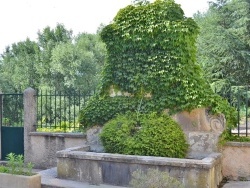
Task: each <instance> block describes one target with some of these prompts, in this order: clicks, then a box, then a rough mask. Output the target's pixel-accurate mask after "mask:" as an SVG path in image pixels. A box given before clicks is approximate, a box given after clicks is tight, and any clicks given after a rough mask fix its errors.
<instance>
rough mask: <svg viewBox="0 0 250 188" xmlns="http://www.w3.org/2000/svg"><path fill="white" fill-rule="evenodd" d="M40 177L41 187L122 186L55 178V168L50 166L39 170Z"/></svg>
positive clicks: (92, 187)
mask: <svg viewBox="0 0 250 188" xmlns="http://www.w3.org/2000/svg"><path fill="white" fill-rule="evenodd" d="M37 171H38V173H39V174H41V178H42V188H122V187H120V186H112V185H105V184H101V185H90V184H89V183H87V182H86V183H85V182H77V181H72V180H65V179H59V178H57V169H56V167H55V168H51V169H47V170H42V171H39V170H37Z"/></svg>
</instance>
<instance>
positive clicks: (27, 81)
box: [0, 38, 40, 91]
mask: <svg viewBox="0 0 250 188" xmlns="http://www.w3.org/2000/svg"><path fill="white" fill-rule="evenodd" d="M39 55H40V49H39V46H38V45H37V43H36V42H34V41H31V40H30V39H29V38H27V39H26V40H25V41H23V42H18V43H14V44H12V45H11V47H8V48H6V50H5V52H4V53H3V54H2V60H1V70H0V75H1V76H0V77H1V80H2V81H3V82H1V83H0V87H1V90H2V91H6V90H7V91H22V90H24V89H26V88H27V87H33V88H37V87H38V86H39V84H40V78H39V74H38V71H37V63H38V62H39Z"/></svg>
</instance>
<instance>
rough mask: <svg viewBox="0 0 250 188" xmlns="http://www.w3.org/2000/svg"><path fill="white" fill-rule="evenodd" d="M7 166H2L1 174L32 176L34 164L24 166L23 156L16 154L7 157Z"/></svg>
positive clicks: (0, 167) (0, 168)
mask: <svg viewBox="0 0 250 188" xmlns="http://www.w3.org/2000/svg"><path fill="white" fill-rule="evenodd" d="M6 159H7V164H6V166H4V165H1V166H0V173H9V174H13V175H26V176H31V175H32V169H33V166H34V165H33V164H32V163H28V164H27V165H25V164H24V159H23V155H16V154H14V153H9V154H8V155H7V157H6Z"/></svg>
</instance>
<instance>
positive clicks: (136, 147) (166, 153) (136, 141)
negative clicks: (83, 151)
mask: <svg viewBox="0 0 250 188" xmlns="http://www.w3.org/2000/svg"><path fill="white" fill-rule="evenodd" d="M100 139H101V141H102V143H103V146H104V148H105V151H106V152H109V153H120V154H130V155H144V156H162V157H177V158H184V157H185V156H186V152H187V149H188V144H187V142H186V138H185V135H184V133H183V131H182V129H181V128H180V126H179V125H178V124H177V123H176V122H175V121H174V120H172V118H171V117H170V116H168V115H164V114H161V115H158V114H156V113H150V114H137V113H127V114H125V115H118V116H117V117H116V118H114V119H112V120H110V121H109V122H107V123H106V124H105V125H104V127H103V131H102V132H101V133H100Z"/></svg>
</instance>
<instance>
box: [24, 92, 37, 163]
mask: <svg viewBox="0 0 250 188" xmlns="http://www.w3.org/2000/svg"><path fill="white" fill-rule="evenodd" d="M23 103H24V121H23V122H24V161H25V162H29V161H30V158H31V156H30V155H31V153H32V151H31V145H30V143H31V142H30V136H29V133H30V132H34V131H36V126H35V125H36V120H37V117H36V115H37V114H36V113H37V111H36V105H37V104H36V91H35V90H34V89H32V88H27V89H26V90H24V92H23Z"/></svg>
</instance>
